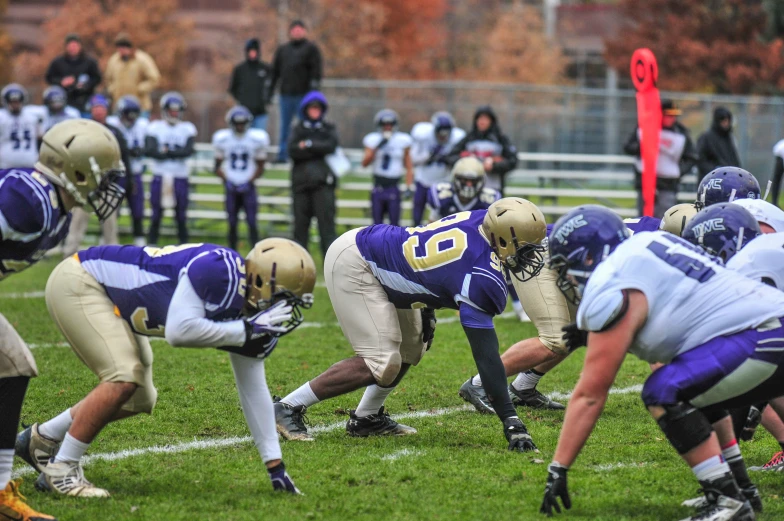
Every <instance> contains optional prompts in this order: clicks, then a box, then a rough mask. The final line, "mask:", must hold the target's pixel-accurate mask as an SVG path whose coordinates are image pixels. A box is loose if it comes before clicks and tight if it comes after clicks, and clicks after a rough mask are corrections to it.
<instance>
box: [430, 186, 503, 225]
mask: <svg viewBox="0 0 784 521" xmlns="http://www.w3.org/2000/svg"><path fill="white" fill-rule="evenodd" d="M500 198H501V192H499V191H498V190H496V189H494V188H483V189H482V191H481V192H479V194H478V195H477V196H476V197H474V198H473V199H472V200H470V201H469V202H468V203H466V204H463V203H462V202H460V198H459V197H457V194H455V193H454V189H453V188H452V183H438V184H436V185H433V186H431V187H430V191H429V192H428V194H427V204H428V205H429V206H430V208H432V209H433V211H434V213H435V218H436V219H441V218H442V217H446V216H447V215H452V214H454V213H457V212H465V211H474V210H487V209H488V208H490V205H491V204H493V203H494V202H496V201H497V200H499V199H500Z"/></svg>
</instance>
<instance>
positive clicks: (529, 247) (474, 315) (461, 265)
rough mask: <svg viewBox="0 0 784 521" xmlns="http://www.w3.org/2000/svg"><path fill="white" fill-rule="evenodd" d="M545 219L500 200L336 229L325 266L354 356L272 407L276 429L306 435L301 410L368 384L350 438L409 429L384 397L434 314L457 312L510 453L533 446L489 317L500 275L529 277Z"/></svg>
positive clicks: (500, 299)
mask: <svg viewBox="0 0 784 521" xmlns="http://www.w3.org/2000/svg"><path fill="white" fill-rule="evenodd" d="M544 237H545V223H544V216H543V215H542V212H541V211H539V209H538V208H537V207H536V206H535V205H534V204H532V203H530V202H529V201H526V200H524V199H518V198H507V199H501V200H500V201H498V202H496V203H494V204H493V205H492V206H490V208H489V209H487V210H479V211H475V212H459V213H456V214H454V215H450V216H448V217H445V218H443V219H441V220H440V221H435V222H433V223H431V224H429V225H427V226H422V227H418V228H402V227H397V226H391V225H384V224H382V225H375V226H370V227H367V228H361V229H358V230H352V231H350V232H348V233H345V234H344V235H343V236H341V237H340V238H339V239H338V240H337V241H335V242H334V243H333V244H332V246H331V247H330V248H329V251H328V252H327V256H326V259H325V261H324V266H325V268H324V276H325V279H326V284H327V291H328V292H329V295H330V299H331V300H332V305H333V306H334V308H335V313H336V314H337V318H338V322H339V323H340V327H341V328H342V330H343V334H345V335H346V338H347V339H348V341H349V342H350V343H351V345H352V347H353V348H354V352H355V353H356V356H355V357H353V358H349V359H346V360H343V361H341V362H338V363H336V364H335V365H333V366H332V367H330V368H329V369H328V370H327V371H325V372H324V373H322V374H321V375H320V376H318V377H316V378H315V379H313V380H311V381H310V382H306V383H305V384H304V385H302V386H301V387H300V388H299V389H297V390H296V391H294V392H293V393H291V394H289V395H288V396H286V397H285V398H283V399H282V400H281V402H280V403H278V404H276V406H275V413H276V418H277V422H278V431H279V432H280V433H281V434H282V435H283V436H284V437H285V438H287V439H299V440H308V439H311V438H310V436H309V434H308V432H307V429H306V428H305V425H304V421H303V417H302V415H303V413H304V411H305V408H306V407H309V406H311V405H314V404H316V403H318V402H320V401H322V400H326V399H327V398H333V397H335V396H339V395H341V394H345V393H348V392H351V391H354V390H356V389H359V388H361V387H367V389H366V390H365V394H364V395H363V397H362V400H361V401H360V403H359V407H358V408H357V410H356V411H352V412H351V414H350V419H349V421H348V423H347V425H346V430H347V431H348V433H349V434H350V435H352V436H370V435H380V434H394V435H405V434H413V433H415V432H416V431H415V430H414V429H412V428H411V427H407V426H404V425H400V424H398V423H397V422H395V421H394V420H392V419H391V418H390V417H389V415H388V414H387V413H386V412H385V410H384V401H385V400H386V398H387V396H389V394H390V393H391V392H392V391H393V390H394V388H395V386H396V385H398V383H399V382H400V381H401V379H402V378H403V376H404V375H405V374H406V371H407V370H408V369H409V368H410V367H411V366H412V365H417V364H418V363H419V361H420V360H421V359H422V356H423V355H424V353H425V351H426V350H427V349H428V348H429V345H430V343H431V342H432V340H433V334H434V330H435V315H434V313H433V310H434V309H440V308H450V309H459V310H460V322H461V324H462V325H463V329H464V331H465V333H466V337H467V338H468V342H469V344H470V345H471V351H472V353H473V356H474V360H475V361H476V365H477V367H478V368H479V373H480V374H481V375H482V378H483V380H484V381H485V382H486V384H485V385H486V387H487V393H488V395H489V397H490V401H491V403H493V406H494V408H495V411H496V412H497V414H498V416H499V418H500V419H501V421H502V422H503V425H504V434H505V435H506V438H507V441H508V442H509V449H510V450H517V451H528V450H535V448H536V447H535V445H534V443H533V441H532V439H531V436H530V435H529V434H528V431H527V430H526V428H525V426H524V425H523V422H522V421H520V419H519V418H518V417H517V415H516V413H515V410H514V407H513V406H512V402H511V400H510V399H509V393H507V392H506V379H505V375H504V368H503V364H502V363H501V358H500V356H499V354H498V338H497V337H496V334H495V330H494V328H493V316H495V315H499V314H501V312H502V311H503V310H504V307H505V306H506V298H507V293H506V283H505V280H504V270H510V271H512V272H515V273H523V272H525V273H527V274H529V275H533V274H535V273H536V272H538V271H539V270H540V269H541V268H542V266H543V264H544V261H543V258H542V255H543V250H544V247H543V246H541V242H542V240H543V239H544Z"/></svg>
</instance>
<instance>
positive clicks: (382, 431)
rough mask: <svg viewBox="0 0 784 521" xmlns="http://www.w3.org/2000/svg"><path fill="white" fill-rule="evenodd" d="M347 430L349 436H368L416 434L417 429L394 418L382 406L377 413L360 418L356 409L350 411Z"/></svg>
mask: <svg viewBox="0 0 784 521" xmlns="http://www.w3.org/2000/svg"><path fill="white" fill-rule="evenodd" d="M348 415H349V419H348V422H346V432H347V433H348V435H349V436H354V437H357V438H367V437H368V436H408V435H410V434H416V432H417V430H416V429H415V428H413V427H409V426H408V425H403V424H402V423H398V422H396V421H395V420H393V419H392V418H391V417H390V416H389V413H388V412H386V411H385V410H384V408H383V407H382V408H381V409H379V410H378V413H377V414H371V415H370V416H365V417H363V418H359V417H357V415H356V411H353V410H352V411H349V412H348Z"/></svg>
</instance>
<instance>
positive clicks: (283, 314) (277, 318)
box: [245, 300, 293, 340]
mask: <svg viewBox="0 0 784 521" xmlns="http://www.w3.org/2000/svg"><path fill="white" fill-rule="evenodd" d="M292 310H293V308H292V307H291V305H289V303H288V302H286V301H285V300H283V301H281V302H278V303H277V304H275V305H274V306H272V307H271V308H269V309H265V310H264V311H259V312H258V313H256V314H255V315H253V316H252V317H249V318H247V319H245V333H246V338H247V340H256V339H258V338H261V337H263V336H266V335H269V334H270V333H285V332H286V331H287V329H286V328H285V327H282V326H281V324H283V323H285V322H288V321H289V320H291V312H292Z"/></svg>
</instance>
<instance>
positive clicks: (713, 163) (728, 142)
mask: <svg viewBox="0 0 784 521" xmlns="http://www.w3.org/2000/svg"><path fill="white" fill-rule="evenodd" d="M697 154H698V155H699V158H700V159H699V162H698V163H697V168H699V171H700V179H702V178H703V177H705V176H706V175H708V174H709V173H710V172H712V171H713V170H715V169H716V168H718V167H720V166H737V167H740V166H742V165H741V164H740V156H739V155H738V148H737V147H736V145H735V139H733V136H732V113H731V112H730V111H729V110H727V109H726V108H724V107H716V110H714V111H713V124H712V125H711V128H710V129H708V131H706V132H705V133H704V134H702V135H701V136H700V137H699V139H698V140H697Z"/></svg>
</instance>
